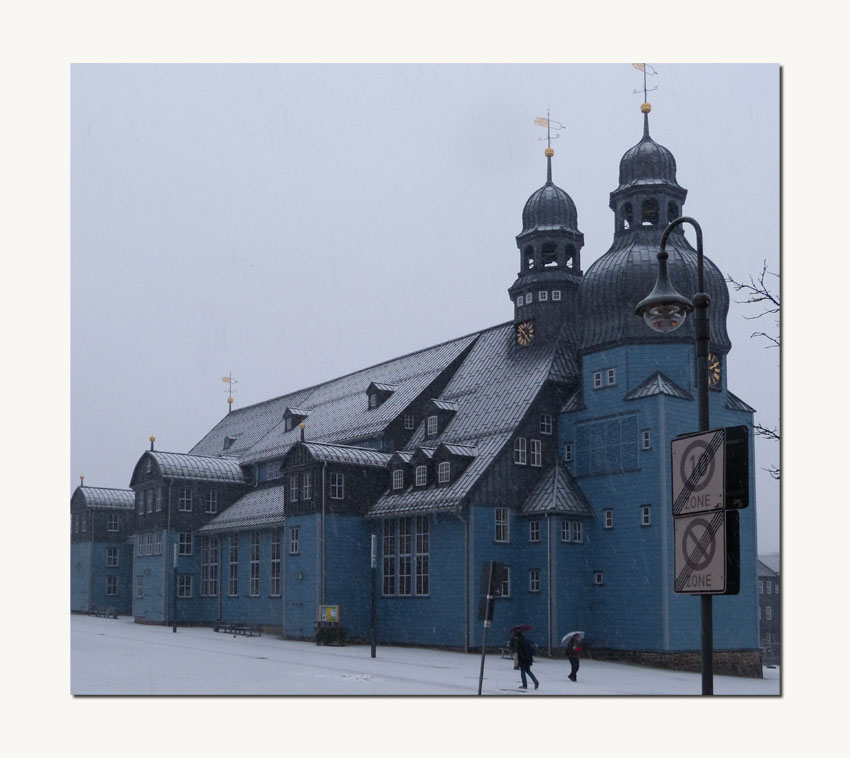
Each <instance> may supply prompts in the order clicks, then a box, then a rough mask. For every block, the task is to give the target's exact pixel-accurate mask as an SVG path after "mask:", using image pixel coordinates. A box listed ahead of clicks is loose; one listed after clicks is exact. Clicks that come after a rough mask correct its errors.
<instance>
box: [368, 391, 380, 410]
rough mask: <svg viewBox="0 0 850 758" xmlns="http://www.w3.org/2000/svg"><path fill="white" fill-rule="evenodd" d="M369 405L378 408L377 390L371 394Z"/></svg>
mask: <svg viewBox="0 0 850 758" xmlns="http://www.w3.org/2000/svg"><path fill="white" fill-rule="evenodd" d="M369 407H370V408H377V407H378V395H377V393H375V392H373V393H372V394H371V395H369Z"/></svg>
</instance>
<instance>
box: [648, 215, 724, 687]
mask: <svg viewBox="0 0 850 758" xmlns="http://www.w3.org/2000/svg"><path fill="white" fill-rule="evenodd" d="M686 223H687V224H690V225H691V226H693V228H694V230H695V231H696V235H697V291H696V293H695V294H694V297H693V301H691V300H688V298H686V297H684V296H682V295H680V294H679V293H678V292H677V291H676V288H675V287H673V285H672V284H671V283H670V279H669V277H668V275H667V258H668V255H667V251H666V247H667V238H668V237H669V236H670V233H671V232H672V231H673V230H674V229H675V228H676V227H677V226H679V225H680V224H686ZM709 302H710V298H709V296H708V294H707V293H706V292H705V276H704V264H703V253H702V229H701V228H700V225H699V224H698V223H697V222H696V221H695V220H694V219H692V218H691V217H690V216H681V217H680V218H677V219H675V220H674V221H671V222H670V224H668V226H667V228H666V229H665V230H664V233H663V234H662V235H661V249H660V250H659V251H658V279H657V280H656V282H655V287H654V288H653V290H652V292H651V293H650V294H649V296H648V297H646V298H644V299H643V300H641V301H640V302H639V303H638V304H637V305H636V306H635V315H637V316H642V317H643V320H644V321H645V322H646V323H647V325H648V326H649V327H650V328H651V329H654V330H655V331H657V332H672V331H674V330H675V329H678V328H679V327H680V326H681V325H682V324H683V323H684V321H685V318H686V316H687V314H688V313H690V312H691V311H693V312H694V343H695V346H696V358H697V362H696V370H697V404H698V408H699V430H698V431H700V432H705V431H708V428H709V418H708V343H709V338H710V330H709V324H708V304H709ZM700 602H701V606H700V615H701V621H702V694H703V695H713V694H714V679H713V676H714V671H713V660H712V652H713V647H714V638H713V620H712V606H711V595H701V596H700Z"/></svg>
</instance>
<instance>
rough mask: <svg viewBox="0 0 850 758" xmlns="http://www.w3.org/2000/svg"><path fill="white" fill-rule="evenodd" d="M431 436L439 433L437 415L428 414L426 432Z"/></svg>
mask: <svg viewBox="0 0 850 758" xmlns="http://www.w3.org/2000/svg"><path fill="white" fill-rule="evenodd" d="M425 433H426V434H427V435H428V436H429V437H433V436H434V435H435V434H436V433H437V417H436V416H428V429H427V431H426V432H425Z"/></svg>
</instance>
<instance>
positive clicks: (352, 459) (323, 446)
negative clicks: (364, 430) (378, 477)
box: [302, 442, 392, 468]
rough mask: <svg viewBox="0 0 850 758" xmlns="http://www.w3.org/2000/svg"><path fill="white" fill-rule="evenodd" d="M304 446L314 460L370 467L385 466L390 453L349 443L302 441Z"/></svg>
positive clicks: (390, 456)
mask: <svg viewBox="0 0 850 758" xmlns="http://www.w3.org/2000/svg"><path fill="white" fill-rule="evenodd" d="M302 444H303V445H304V447H305V448H306V449H307V450H309V451H310V454H311V455H312V456H313V459H314V460H317V461H328V462H331V463H348V464H351V465H352V466H367V467H370V468H386V467H387V463H389V460H390V458H392V453H382V452H380V451H379V450H372V449H371V448H367V447H353V446H351V445H329V444H327V443H324V442H304V443H302Z"/></svg>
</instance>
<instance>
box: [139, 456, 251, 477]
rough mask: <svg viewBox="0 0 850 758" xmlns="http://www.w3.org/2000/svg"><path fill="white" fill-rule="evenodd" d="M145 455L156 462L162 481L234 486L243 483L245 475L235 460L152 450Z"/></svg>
mask: <svg viewBox="0 0 850 758" xmlns="http://www.w3.org/2000/svg"><path fill="white" fill-rule="evenodd" d="M146 455H149V456H151V457H152V458H153V459H154V460H155V461H156V464H157V465H158V466H159V470H160V474H161V476H162V477H163V478H164V479H170V478H173V479H198V480H202V481H205V482H224V483H231V482H232V483H236V484H243V483H244V482H245V475H244V474H243V473H242V469H241V468H240V467H239V462H238V461H237V460H236V459H235V458H230V457H226V458H225V457H222V458H218V457H212V456H205V455H191V454H188V453H163V452H160V451H158V450H152V451H150V452H148V453H146Z"/></svg>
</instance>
